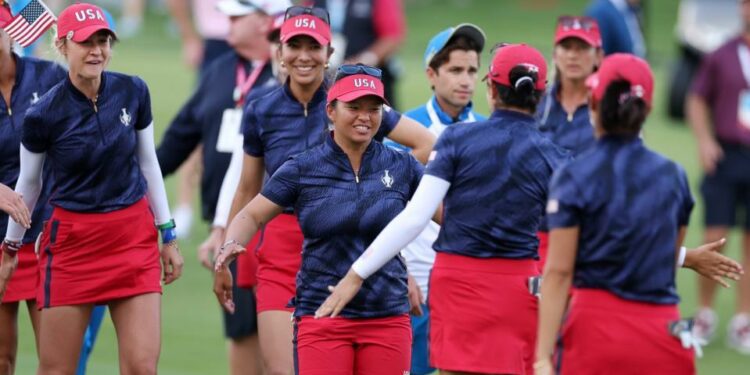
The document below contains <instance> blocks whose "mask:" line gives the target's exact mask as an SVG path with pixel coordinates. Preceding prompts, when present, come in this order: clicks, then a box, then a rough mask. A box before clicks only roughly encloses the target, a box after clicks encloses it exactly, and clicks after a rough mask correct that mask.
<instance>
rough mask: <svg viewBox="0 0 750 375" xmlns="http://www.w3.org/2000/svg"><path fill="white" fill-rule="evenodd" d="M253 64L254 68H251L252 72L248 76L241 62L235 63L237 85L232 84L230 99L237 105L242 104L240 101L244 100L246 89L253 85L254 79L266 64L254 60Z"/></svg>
mask: <svg viewBox="0 0 750 375" xmlns="http://www.w3.org/2000/svg"><path fill="white" fill-rule="evenodd" d="M254 65H255V68H254V69H253V72H252V73H250V76H247V73H245V68H244V67H243V66H242V63H241V62H240V63H237V85H236V86H234V91H232V99H233V100H234V102H235V103H236V104H237V106H238V107H240V106H242V103H244V102H245V97H246V96H247V93H248V91H250V89H251V88H252V87H253V85H254V84H255V81H257V80H258V77H259V76H260V72H262V71H263V67H264V66H266V62H265V61H260V62H259V61H256V62H255V64H254Z"/></svg>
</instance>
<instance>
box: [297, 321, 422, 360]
mask: <svg viewBox="0 0 750 375" xmlns="http://www.w3.org/2000/svg"><path fill="white" fill-rule="evenodd" d="M295 346H296V348H295V352H296V353H297V357H296V364H297V368H298V373H299V374H304V375H353V374H356V375H402V374H406V373H408V371H409V366H410V363H411V324H410V321H409V316H408V315H400V316H392V317H386V318H374V319H347V318H341V317H336V318H322V319H315V318H313V317H311V316H304V317H302V318H298V319H297V323H296V325H295Z"/></svg>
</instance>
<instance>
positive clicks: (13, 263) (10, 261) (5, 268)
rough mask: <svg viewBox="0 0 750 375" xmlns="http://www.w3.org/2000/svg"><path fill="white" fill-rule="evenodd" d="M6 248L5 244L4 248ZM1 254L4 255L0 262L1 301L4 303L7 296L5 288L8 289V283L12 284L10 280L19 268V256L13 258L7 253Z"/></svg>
mask: <svg viewBox="0 0 750 375" xmlns="http://www.w3.org/2000/svg"><path fill="white" fill-rule="evenodd" d="M5 246H6V245H5V244H3V247H5ZM0 253H2V258H1V259H2V260H1V261H0V301H2V300H3V296H4V295H5V288H7V287H8V282H10V278H11V277H12V276H13V272H14V271H15V270H16V267H17V266H18V255H17V254H16V255H13V256H11V255H10V254H8V253H7V252H6V251H2V252H0Z"/></svg>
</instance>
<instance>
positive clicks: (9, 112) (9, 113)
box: [8, 107, 13, 116]
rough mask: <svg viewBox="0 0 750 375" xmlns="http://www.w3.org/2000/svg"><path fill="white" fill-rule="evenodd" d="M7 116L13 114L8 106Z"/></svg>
mask: <svg viewBox="0 0 750 375" xmlns="http://www.w3.org/2000/svg"><path fill="white" fill-rule="evenodd" d="M8 116H13V110H12V109H10V107H8Z"/></svg>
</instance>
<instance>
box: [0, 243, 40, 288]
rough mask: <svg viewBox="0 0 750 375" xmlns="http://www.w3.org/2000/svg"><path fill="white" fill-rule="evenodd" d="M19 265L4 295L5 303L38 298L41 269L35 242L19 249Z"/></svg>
mask: <svg viewBox="0 0 750 375" xmlns="http://www.w3.org/2000/svg"><path fill="white" fill-rule="evenodd" d="M17 256H18V266H17V267H16V270H15V272H13V276H12V277H11V278H10V282H9V283H8V286H7V287H6V289H5V295H3V301H2V302H3V303H9V302H18V301H27V300H31V299H34V298H36V288H37V285H38V284H39V269H38V267H39V266H38V263H39V262H38V261H37V259H36V254H34V243H33V242H32V243H27V244H25V245H23V246H21V250H18V255H17Z"/></svg>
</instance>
